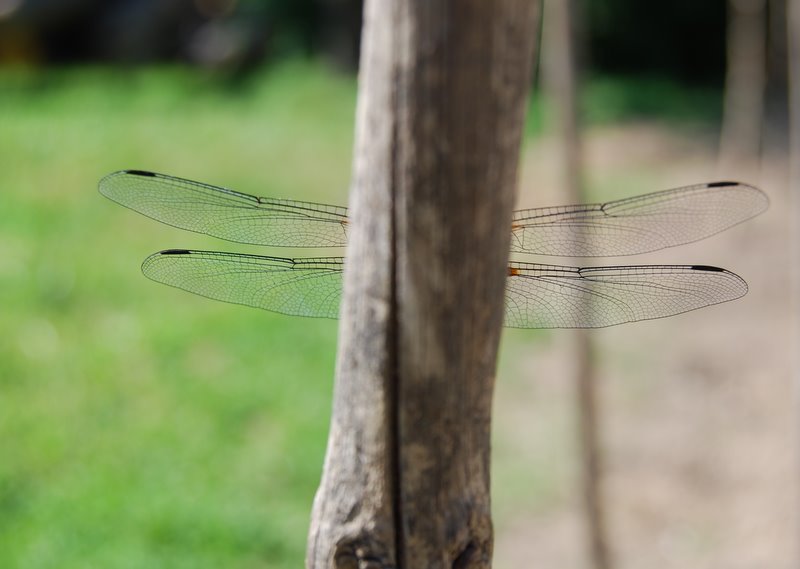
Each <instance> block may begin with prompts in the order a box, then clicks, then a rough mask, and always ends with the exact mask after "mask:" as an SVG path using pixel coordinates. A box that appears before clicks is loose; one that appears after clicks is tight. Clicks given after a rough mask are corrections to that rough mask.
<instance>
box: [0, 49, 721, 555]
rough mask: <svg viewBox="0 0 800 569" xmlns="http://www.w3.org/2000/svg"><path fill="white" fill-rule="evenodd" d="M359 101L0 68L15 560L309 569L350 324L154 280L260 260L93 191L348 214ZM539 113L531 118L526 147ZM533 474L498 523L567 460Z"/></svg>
mask: <svg viewBox="0 0 800 569" xmlns="http://www.w3.org/2000/svg"><path fill="white" fill-rule="evenodd" d="M355 93H356V86H355V79H354V78H353V77H352V76H349V75H348V76H344V75H339V74H336V73H335V72H333V71H330V70H329V68H327V67H325V66H324V65H321V64H318V63H315V62H309V61H306V60H290V61H288V62H286V63H282V64H280V65H277V66H274V67H272V68H271V69H270V70H268V71H266V70H265V71H264V72H261V73H258V74H255V75H253V76H252V77H251V78H250V79H248V80H247V81H246V82H245V83H243V84H239V85H238V86H236V87H232V86H231V85H230V84H228V83H225V82H219V81H217V80H216V79H214V78H213V76H212V75H209V74H207V73H205V72H202V71H198V70H190V69H187V68H183V67H149V68H136V69H111V68H101V67H97V68H92V67H89V68H85V67H74V68H60V69H50V70H48V71H47V72H44V71H36V70H24V69H13V68H6V69H0V109H2V111H0V180H1V181H2V188H0V192H1V194H0V195H2V207H0V301H2V313H0V338H2V340H0V392H1V394H0V441H2V454H0V567H3V568H37V569H44V568H59V569H64V568H78V567H81V568H84V567H103V568H109V569H110V568H145V567H147V568H151V567H174V568H180V567H187V568H189V567H191V568H193V569H197V568H202V567H215V568H218V567H225V568H249V567H270V568H287V569H288V568H297V567H301V566H302V560H303V557H304V551H305V538H306V531H307V524H308V516H309V511H310V507H311V501H312V499H313V495H314V491H315V489H316V485H317V483H318V481H319V476H320V471H321V467H322V459H323V454H324V448H325V442H326V437H327V427H328V420H329V412H330V404H329V403H330V401H329V400H330V393H331V388H332V378H333V366H334V355H335V343H336V332H337V326H336V323H335V322H333V321H325V320H310V319H294V318H290V317H285V316H280V315H275V314H271V313H266V312H259V311H256V310H251V309H247V308H243V307H239V306H232V305H225V304H220V303H216V302H211V301H208V300H206V299H202V298H197V297H192V296H190V295H188V294H185V293H183V292H181V291H177V290H173V289H169V288H166V287H162V286H159V285H156V284H154V283H151V282H150V281H148V280H146V279H145V278H143V277H142V276H141V274H140V272H139V263H140V262H141V260H142V259H143V258H144V257H145V256H146V255H148V254H149V253H151V252H153V251H156V250H159V249H164V248H171V247H193V248H210V249H217V250H231V249H235V250H245V251H251V252H254V251H258V249H257V248H248V247H246V246H241V247H238V246H235V245H232V244H229V243H224V242H218V241H215V240H213V239H211V238H205V237H203V236H200V235H196V234H191V233H186V232H180V231H178V230H176V229H173V228H170V227H166V226H160V225H159V224H157V223H156V222H154V221H152V220H149V219H146V218H144V217H141V216H138V215H137V214H135V213H133V212H131V211H128V210H126V209H124V208H121V207H119V206H117V205H116V204H113V203H111V202H109V201H107V200H105V199H103V198H102V197H101V196H100V195H99V194H98V193H97V191H96V185H97V181H98V180H99V179H100V177H102V176H103V175H104V174H107V173H109V172H111V171H114V170H118V169H124V168H140V169H149V170H154V171H161V172H165V173H170V174H174V175H178V176H185V177H189V178H192V179H197V180H202V181H206V182H210V183H216V184H220V185H226V186H229V187H232V188H235V189H238V190H241V191H244V192H248V193H254V194H257V195H266V196H274V197H291V198H295V199H307V200H316V201H322V202H329V203H336V204H343V203H346V199H347V187H348V179H349V172H350V160H351V147H352V138H353V118H354V107H355ZM670 93H672V94H671V95H670ZM586 101H587V104H586V110H587V114H588V116H589V117H590V118H591V120H592V121H594V122H595V123H604V122H606V123H610V122H618V121H621V120H626V119H631V118H635V117H637V116H639V115H640V114H641V113H648V114H649V115H650V116H651V118H652V115H653V112H654V111H657V112H658V113H659V114H660V116H661V117H662V118H663V119H665V120H669V121H676V120H678V121H683V122H684V123H685V124H694V125H697V124H711V123H713V122H714V121H715V120H716V119H717V118H718V115H719V102H718V101H719V93H717V92H714V91H708V90H702V89H700V90H696V91H691V90H687V89H685V88H681V89H679V88H677V87H674V86H673V85H671V84H670V83H668V82H667V83H665V82H664V81H660V80H647V79H641V80H639V81H634V80H631V79H626V80H617V79H613V78H609V77H598V78H595V79H594V80H593V81H591V82H590V84H589V85H588V88H587V99H586ZM547 116H548V115H547V111H546V108H543V107H542V106H541V104H540V103H532V107H531V111H530V113H529V121H528V129H527V130H528V135H529V137H538V136H540V135H541V133H542V131H543V130H544V129H545V128H546V120H545V118H546V117H547ZM648 189H657V188H648ZM284 253H285V252H283V251H281V252H279V253H278V254H281V255H283V254H284ZM289 253H290V252H289ZM289 253H287V255H288V254H289ZM306 254H307V253H306ZM542 337H545V335H544V334H539V333H535V332H527V333H526V332H516V333H515V334H514V335H512V337H511V339H510V340H508V341H507V343H506V346H505V352H506V353H507V352H508V351H509V350H510V351H512V352H514V351H516V352H520V351H524V350H527V349H528V348H529V346H530V345H531V343H533V342H537V341H539V339H540V338H542ZM565 404H566V403H565ZM552 428H553V430H554V431H558V432H560V430H561V429H562V428H563V425H561V426H559V425H554V426H553V427H552ZM501 450H502V449H501ZM529 460H533V461H534V462H535V464H531V463H530V462H523V463H521V464H520V465H519V467H518V470H516V471H515V472H514V473H503V472H500V473H498V475H497V477H496V479H497V480H499V481H500V483H499V485H500V488H499V494H498V503H499V504H500V508H501V509H502V508H503V504H509V503H511V502H513V500H514V496H518V495H520V494H522V493H524V494H525V495H526V497H527V498H526V499H527V500H528V501H529V503H531V504H537V503H542V504H547V503H548V502H549V501H552V500H553V499H554V498H553V492H554V491H555V490H554V485H553V480H555V479H557V478H559V477H561V476H562V475H563V470H560V469H563V467H564V466H563V464H562V465H561V466H559V465H557V464H553V463H548V457H547V456H538V457H536V456H534V457H529ZM520 473H524V474H523V475H521V474H520Z"/></svg>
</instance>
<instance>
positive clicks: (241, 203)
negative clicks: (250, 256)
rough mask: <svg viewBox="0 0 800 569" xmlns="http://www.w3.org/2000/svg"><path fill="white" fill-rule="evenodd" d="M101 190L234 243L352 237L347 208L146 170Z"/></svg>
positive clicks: (106, 181)
mask: <svg viewBox="0 0 800 569" xmlns="http://www.w3.org/2000/svg"><path fill="white" fill-rule="evenodd" d="M99 189H100V193H101V194H103V195H104V196H106V197H107V198H109V199H111V200H113V201H115V202H117V203H119V204H121V205H124V206H126V207H128V208H130V209H132V210H134V211H138V212H139V213H141V214H144V215H146V216H147V217H151V218H153V219H155V220H157V221H160V222H162V223H166V224H167V225H172V226H174V227H179V228H181V229H187V230H189V231H194V232H196V233H205V234H207V235H212V236H214V237H219V238H221V239H227V240H228V241H236V242H238V243H250V244H253V245H273V246H276V247H340V246H343V245H345V244H346V241H347V234H346V230H347V211H346V209H345V208H341V207H336V206H331V205H324V204H315V203H310V202H301V201H293V200H279V199H272V198H260V197H256V196H251V195H248V194H243V193H240V192H235V191H233V190H229V189H227V188H221V187H218V186H212V185H210V184H203V183H200V182H193V181H191V180H184V179H183V178H176V177H174V176H167V175H164V174H156V173H153V172H144V171H141V170H124V171H121V172H114V173H113V174H109V175H108V176H106V177H105V178H103V179H102V180H100V184H99Z"/></svg>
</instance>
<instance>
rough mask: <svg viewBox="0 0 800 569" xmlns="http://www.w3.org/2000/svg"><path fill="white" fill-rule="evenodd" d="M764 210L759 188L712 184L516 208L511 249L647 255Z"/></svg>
mask: <svg viewBox="0 0 800 569" xmlns="http://www.w3.org/2000/svg"><path fill="white" fill-rule="evenodd" d="M768 206H769V200H768V198H767V196H766V194H764V192H762V191H761V190H759V189H758V188H755V187H753V186H748V185H747V184H740V183H737V182H714V183H710V184H698V185H695V186H686V187H683V188H676V189H673V190H665V191H661V192H655V193H651V194H645V195H643V196H637V197H633V198H626V199H622V200H617V201H612V202H607V203H596V204H585V205H575V206H564V207H546V208H538V209H528V210H520V211H517V212H515V213H514V220H513V223H512V226H511V250H512V252H518V253H532V254H537V255H558V256H566V257H601V256H616V255H635V254H638V253H647V252H650V251H657V250H659V249H664V248H667V247H674V246H676V245H683V244H685V243H691V242H693V241H698V240H700V239H704V238H706V237H709V236H711V235H714V234H715V233H719V232H720V231H723V230H725V229H728V228H729V227H732V226H734V225H736V224H738V223H741V222H742V221H745V220H747V219H749V218H751V217H753V216H755V215H758V214H759V213H761V212H763V211H764V210H766V209H767V207H768Z"/></svg>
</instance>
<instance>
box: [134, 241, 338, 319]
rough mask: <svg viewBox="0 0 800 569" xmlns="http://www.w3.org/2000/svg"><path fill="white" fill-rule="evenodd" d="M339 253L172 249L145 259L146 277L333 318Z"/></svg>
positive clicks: (266, 306) (209, 294) (241, 300)
mask: <svg viewBox="0 0 800 569" xmlns="http://www.w3.org/2000/svg"><path fill="white" fill-rule="evenodd" d="M343 266H344V265H343V260H342V259H341V258H340V257H328V258H318V259H297V260H295V259H284V258H280V257H263V256H260V255H241V254H237V253H221V252H215V251H187V250H183V249H173V250H168V251H161V252H160V253H155V254H153V255H151V256H149V257H148V258H147V259H145V261H144V263H143V264H142V272H143V273H144V274H145V276H146V277H148V278H150V279H152V280H154V281H157V282H160V283H164V284H168V285H170V286H174V287H177V288H180V289H183V290H187V291H189V292H193V293H195V294H199V295H200V296H205V297H208V298H213V299H215V300H221V301H224V302H231V303H234V304H243V305H246V306H252V307H255V308H262V309H264V310H270V311H272V312H279V313H281V314H289V315H292V316H312V317H322V318H338V317H339V302H340V299H341V296H342V268H343Z"/></svg>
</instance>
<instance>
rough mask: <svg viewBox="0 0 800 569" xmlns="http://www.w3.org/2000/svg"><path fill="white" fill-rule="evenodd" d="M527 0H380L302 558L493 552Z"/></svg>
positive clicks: (419, 568) (369, 29)
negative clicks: (323, 434) (493, 452)
mask: <svg viewBox="0 0 800 569" xmlns="http://www.w3.org/2000/svg"><path fill="white" fill-rule="evenodd" d="M538 8H539V2H538V1H532V0H496V1H493V2H485V1H483V0H461V1H455V0H432V1H428V0H370V1H368V2H367V3H366V6H365V24H364V25H365V28H364V33H363V51H362V61H361V69H360V77H359V81H360V87H359V101H358V112H357V130H356V157H355V163H354V182H353V191H352V195H351V200H350V201H351V207H352V212H353V222H352V228H351V234H350V237H349V247H348V251H347V258H348V260H347V267H346V270H345V293H344V299H343V307H342V320H341V324H340V333H339V352H338V359H337V369H336V382H335V387H334V408H333V417H332V423H331V432H330V438H329V443H328V452H327V457H326V461H325V468H324V473H323V477H322V482H321V484H320V488H319V491H318V493H317V497H316V499H315V503H314V511H313V514H312V524H311V529H310V535H309V545H308V556H307V567H309V568H313V569H323V568H324V569H329V568H334V567H335V568H348V569H349V568H360V569H366V568H370V569H377V568H389V567H398V568H407V569H412V568H413V569H423V568H424V569H444V568H447V569H450V568H459V569H467V568H470V569H473V568H474V569H477V568H487V567H490V566H491V555H492V523H491V517H490V495H489V445H490V419H491V404H492V390H493V385H494V374H495V364H496V355H497V346H498V341H499V335H500V329H501V324H502V315H503V291H504V286H505V279H506V262H507V259H508V250H509V235H510V232H509V228H510V225H511V211H512V207H513V202H514V187H515V183H516V171H517V162H518V156H519V147H520V140H521V133H522V126H523V119H524V111H525V107H526V103H527V94H528V86H529V82H530V74H531V71H532V66H533V52H534V44H535V39H536V37H537V26H538Z"/></svg>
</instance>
